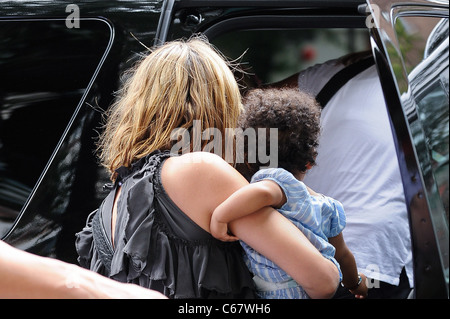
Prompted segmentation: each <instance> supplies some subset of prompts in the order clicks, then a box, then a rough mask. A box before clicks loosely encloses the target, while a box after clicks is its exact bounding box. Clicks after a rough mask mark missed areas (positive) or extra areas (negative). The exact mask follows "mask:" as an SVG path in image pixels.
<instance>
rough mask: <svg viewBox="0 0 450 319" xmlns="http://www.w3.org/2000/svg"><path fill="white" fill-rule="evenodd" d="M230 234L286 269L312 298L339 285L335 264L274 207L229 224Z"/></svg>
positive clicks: (327, 294) (324, 295) (330, 293)
mask: <svg viewBox="0 0 450 319" xmlns="http://www.w3.org/2000/svg"><path fill="white" fill-rule="evenodd" d="M230 228H231V230H232V231H233V233H234V234H235V235H236V236H238V237H239V238H240V239H241V240H243V241H244V242H246V243H247V244H248V245H250V246H251V247H252V248H253V249H255V250H256V251H258V252H259V253H261V254H262V255H264V256H266V257H267V258H269V259H270V260H272V261H273V262H275V263H276V264H277V265H278V266H280V267H281V268H282V269H283V270H284V271H286V272H287V273H288V274H289V275H290V276H291V277H292V278H293V279H294V280H295V281H296V282H297V283H298V284H299V285H301V286H302V287H303V288H304V289H305V291H306V292H307V294H308V295H309V296H310V297H311V298H331V297H332V296H333V295H334V293H335V291H336V289H337V287H338V284H339V272H338V269H337V268H336V266H335V265H334V264H333V263H332V262H331V261H329V260H328V259H326V258H325V257H323V256H322V255H321V254H320V252H319V251H318V250H317V249H316V248H315V247H314V246H313V245H312V244H311V242H310V241H309V240H308V239H307V238H306V237H305V235H304V234H303V233H302V232H301V231H300V230H299V229H298V228H297V227H295V225H294V224H292V223H291V222H290V221H289V220H287V219H286V218H285V217H284V216H283V215H281V214H280V213H279V212H278V211H276V210H275V209H273V208H270V207H266V208H263V209H262V210H260V211H258V212H257V213H255V214H251V215H248V216H245V217H243V218H241V219H238V220H236V221H233V222H231V223H230Z"/></svg>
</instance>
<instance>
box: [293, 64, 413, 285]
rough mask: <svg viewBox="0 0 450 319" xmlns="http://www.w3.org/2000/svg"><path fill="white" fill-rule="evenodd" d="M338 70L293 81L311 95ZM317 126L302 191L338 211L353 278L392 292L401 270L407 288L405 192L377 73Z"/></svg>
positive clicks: (361, 77)
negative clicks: (331, 201)
mask: <svg viewBox="0 0 450 319" xmlns="http://www.w3.org/2000/svg"><path fill="white" fill-rule="evenodd" d="M342 68H343V66H342V65H341V64H338V65H337V64H336V61H329V62H327V63H324V64H320V65H316V66H314V67H311V68H309V69H307V70H305V71H304V72H302V73H301V74H300V75H299V88H300V89H303V90H305V91H307V92H310V93H312V94H314V95H316V94H317V93H318V92H319V91H320V89H321V88H322V87H323V86H324V85H325V83H326V82H327V81H328V80H329V79H330V78H331V77H332V76H333V75H334V74H335V73H336V72H338V71H339V70H340V69H342ZM317 76H319V77H320V79H318V78H317ZM324 78H325V79H324ZM321 125H322V132H321V137H320V140H319V148H318V156H317V159H316V163H317V165H316V166H315V167H313V168H312V169H311V170H310V171H308V173H307V174H306V177H305V179H304V182H305V184H306V185H308V186H310V187H311V188H312V189H313V190H315V191H316V192H320V193H323V194H324V195H326V196H330V197H333V198H335V199H336V200H338V201H340V202H341V203H342V204H343V205H344V209H345V213H346V217H347V226H346V228H345V229H344V231H343V235H344V239H345V242H346V243H347V246H348V247H349V248H350V250H351V251H352V252H353V254H354V256H355V259H356V263H357V266H358V271H359V272H362V273H364V274H365V275H366V276H368V277H370V278H372V279H375V280H380V281H383V282H387V283H389V284H392V285H398V284H399V277H400V273H401V270H402V268H403V267H406V273H407V275H408V278H409V284H410V287H413V279H412V278H413V269H412V253H411V238H410V230H409V222H408V216H407V209H406V205H405V197H404V193H403V185H402V180H401V176H400V171H399V166H398V161H397V154H396V150H395V146H394V140H393V136H392V131H391V127H390V123H389V117H388V113H387V109H386V106H385V101H384V97H383V92H382V89H381V85H380V82H379V79H378V75H377V72H376V68H375V66H372V67H370V68H369V69H367V70H365V71H363V72H362V73H360V74H358V75H357V76H356V77H354V78H353V79H351V80H350V81H349V82H348V83H347V84H346V85H344V87H342V88H341V90H339V92H337V93H336V95H335V96H334V97H333V98H332V99H331V100H330V101H329V103H328V104H327V106H326V107H325V109H324V110H323V111H322V116H321ZM373 284H374V285H376V282H374V283H373Z"/></svg>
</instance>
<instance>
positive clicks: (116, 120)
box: [98, 36, 242, 179]
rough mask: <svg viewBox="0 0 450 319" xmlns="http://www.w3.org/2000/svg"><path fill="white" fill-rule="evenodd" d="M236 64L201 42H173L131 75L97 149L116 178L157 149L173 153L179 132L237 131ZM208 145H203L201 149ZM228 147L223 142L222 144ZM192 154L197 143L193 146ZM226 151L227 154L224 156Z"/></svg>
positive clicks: (155, 50)
mask: <svg viewBox="0 0 450 319" xmlns="http://www.w3.org/2000/svg"><path fill="white" fill-rule="evenodd" d="M230 66H231V64H229V63H228V62H226V60H225V59H224V58H223V57H222V56H221V55H220V53H219V52H218V51H217V50H215V49H214V48H213V47H212V46H211V45H210V44H209V43H208V42H207V40H205V39H204V38H202V37H199V36H197V37H193V38H191V39H189V40H178V41H173V42H168V43H166V44H164V45H162V46H160V47H158V48H156V49H154V50H153V52H151V53H150V54H149V55H148V56H146V57H145V58H143V59H142V60H141V61H140V62H139V63H138V64H137V65H136V66H135V67H134V68H132V69H131V70H130V71H131V72H132V73H131V76H130V77H129V78H128V80H127V81H126V82H125V83H124V86H123V88H122V89H121V90H120V91H119V96H118V99H117V100H116V102H115V103H114V104H113V105H112V106H111V108H110V109H109V111H108V113H107V114H106V115H107V121H106V124H105V126H104V131H103V133H102V134H101V135H100V138H99V143H98V150H99V151H100V153H99V157H100V160H101V163H102V164H103V165H104V166H105V167H106V168H107V169H108V170H109V171H110V172H111V173H112V179H114V178H115V173H114V171H115V170H116V169H117V168H119V167H121V166H125V167H129V166H130V165H131V164H132V163H133V162H134V161H136V160H138V159H140V158H142V157H144V156H146V155H148V154H150V153H151V152H153V151H155V150H168V149H170V148H171V147H172V145H173V144H174V143H176V142H177V141H176V140H175V141H174V140H172V139H171V133H172V132H173V130H174V129H176V128H184V129H187V130H189V131H191V130H192V127H193V123H194V120H198V122H197V123H200V125H201V127H200V128H201V132H203V131H204V130H205V129H207V128H216V129H218V130H219V131H220V132H222V133H223V134H222V135H223V136H225V134H224V132H225V129H226V128H235V127H236V125H237V120H238V117H239V113H240V111H241V109H242V104H241V94H240V92H239V87H238V84H237V82H236V80H235V78H234V75H233V73H232V71H231V70H230ZM208 142H209V140H202V149H203V147H204V146H205V145H206V144H207V143H208ZM222 145H224V143H222ZM191 151H192V143H191ZM224 153H225V152H222V154H224Z"/></svg>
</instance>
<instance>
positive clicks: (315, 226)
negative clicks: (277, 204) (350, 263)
mask: <svg viewBox="0 0 450 319" xmlns="http://www.w3.org/2000/svg"><path fill="white" fill-rule="evenodd" d="M262 180H272V181H274V182H276V183H277V184H278V185H279V186H280V187H281V189H282V190H283V191H284V193H285V195H286V199H287V201H286V203H285V204H284V205H283V206H282V207H281V208H279V209H278V211H279V212H280V213H281V214H283V215H284V216H285V217H287V218H288V219H289V220H290V221H291V222H292V223H294V225H295V226H297V227H298V228H299V229H300V230H301V231H302V232H303V234H305V236H306V237H307V238H308V239H309V240H310V242H311V243H312V244H313V245H314V246H315V247H316V248H317V249H318V250H319V251H320V252H321V254H322V255H323V256H324V257H325V258H328V259H329V260H331V261H332V262H333V263H334V264H335V265H336V267H337V268H338V269H339V273H340V276H341V279H342V274H341V272H340V267H339V264H338V262H337V261H336V259H335V258H334V253H335V248H334V247H333V246H332V245H331V244H330V243H329V242H328V238H330V237H335V236H337V235H339V234H340V233H341V232H342V230H343V229H344V227H345V213H344V208H343V206H342V204H341V203H340V202H338V201H337V200H334V199H333V198H330V197H327V196H323V195H319V196H312V195H310V194H309V192H308V190H307V188H306V186H305V184H304V183H303V182H301V181H299V180H298V179H296V178H295V177H294V175H292V174H291V173H290V172H288V171H286V170H284V169H282V168H267V169H262V170H260V171H258V172H257V173H256V174H255V175H254V176H253V177H252V180H251V182H252V183H256V182H258V181H262ZM241 245H242V246H243V248H244V250H245V252H246V263H247V266H248V268H249V269H250V271H251V272H252V273H253V275H254V278H253V279H254V281H255V284H256V287H257V290H258V296H259V297H260V298H264V299H308V298H309V297H308V295H307V294H306V292H305V291H304V290H303V288H302V287H301V286H299V285H298V284H297V283H296V282H295V281H294V280H293V279H292V278H291V277H290V276H289V275H288V274H287V273H286V272H285V271H283V270H282V269H281V268H280V267H278V266H277V265H276V264H274V263H273V262H272V261H271V260H269V259H267V258H266V257H264V256H263V255H261V254H259V253H258V252H256V251H255V250H253V249H252V248H251V247H250V246H248V245H247V244H245V243H244V242H241Z"/></svg>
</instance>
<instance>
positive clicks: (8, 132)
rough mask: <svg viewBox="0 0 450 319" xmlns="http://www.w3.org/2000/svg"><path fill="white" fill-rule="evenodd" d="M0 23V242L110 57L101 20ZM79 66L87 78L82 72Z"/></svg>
mask: <svg viewBox="0 0 450 319" xmlns="http://www.w3.org/2000/svg"><path fill="white" fill-rule="evenodd" d="M80 26H81V27H80V28H76V27H75V28H68V27H67V26H66V23H65V20H63V19H61V20H56V19H55V20H27V21H20V20H19V21H17V20H14V21H11V20H9V21H8V20H4V21H1V20H0V74H1V77H0V237H2V236H3V235H5V233H6V232H7V231H8V229H9V228H10V227H11V224H12V223H13V222H14V220H15V218H16V217H17V216H18V214H19V213H20V211H21V209H22V207H23V206H24V204H25V202H26V200H27V198H28V196H29V195H30V193H31V191H32V189H33V187H34V185H35V184H36V182H37V180H38V179H39V176H40V175H41V173H42V172H43V170H44V168H45V166H46V163H47V162H48V160H49V159H50V157H51V155H52V153H53V151H54V149H55V147H56V145H57V144H58V141H59V140H60V138H61V136H62V135H63V132H64V130H65V128H66V126H67V125H68V123H69V121H70V119H71V117H72V115H73V113H74V111H75V109H76V107H77V105H78V103H79V101H80V99H81V97H82V96H83V94H84V93H85V90H86V87H87V86H88V84H89V81H90V79H91V77H92V75H93V73H94V71H95V69H96V67H97V65H98V64H99V61H100V59H101V57H102V55H103V54H104V52H105V48H106V47H107V44H108V41H109V38H110V30H109V28H108V26H107V25H106V23H104V22H102V21H100V20H82V21H81V23H80ZM80 65H82V67H83V72H80V69H79V68H80Z"/></svg>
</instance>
